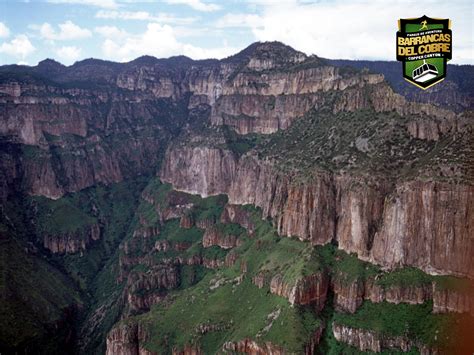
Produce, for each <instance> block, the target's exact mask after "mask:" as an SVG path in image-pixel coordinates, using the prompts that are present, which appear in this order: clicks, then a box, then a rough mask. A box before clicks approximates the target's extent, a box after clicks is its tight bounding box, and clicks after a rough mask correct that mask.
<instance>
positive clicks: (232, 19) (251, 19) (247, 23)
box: [216, 13, 263, 28]
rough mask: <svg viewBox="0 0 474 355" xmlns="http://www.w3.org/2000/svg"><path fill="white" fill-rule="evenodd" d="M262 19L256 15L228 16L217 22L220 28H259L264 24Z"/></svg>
mask: <svg viewBox="0 0 474 355" xmlns="http://www.w3.org/2000/svg"><path fill="white" fill-rule="evenodd" d="M262 20H263V19H262V17H260V16H259V15H255V14H232V13H231V14H226V15H224V16H223V17H221V18H220V19H219V20H217V22H216V27H218V28H231V27H252V28H257V27H259V26H260V24H261V23H262Z"/></svg>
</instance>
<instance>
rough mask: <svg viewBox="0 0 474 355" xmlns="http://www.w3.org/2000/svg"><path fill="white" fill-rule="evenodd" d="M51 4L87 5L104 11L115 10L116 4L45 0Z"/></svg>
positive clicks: (111, 0) (111, 1)
mask: <svg viewBox="0 0 474 355" xmlns="http://www.w3.org/2000/svg"><path fill="white" fill-rule="evenodd" d="M47 2H49V3H53V4H70V5H87V6H95V7H101V8H104V9H115V8H117V7H118V4H117V2H116V1H115V0H47Z"/></svg>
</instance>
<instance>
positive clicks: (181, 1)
mask: <svg viewBox="0 0 474 355" xmlns="http://www.w3.org/2000/svg"><path fill="white" fill-rule="evenodd" d="M165 1H166V2H167V3H168V4H173V5H187V6H189V7H191V8H193V9H194V10H197V11H204V12H211V11H217V10H219V9H220V8H221V7H220V6H219V5H216V4H212V3H205V2H203V1H201V0H165Z"/></svg>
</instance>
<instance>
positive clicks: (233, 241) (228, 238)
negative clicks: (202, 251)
mask: <svg viewBox="0 0 474 355" xmlns="http://www.w3.org/2000/svg"><path fill="white" fill-rule="evenodd" d="M213 245H217V246H218V247H220V248H222V249H232V248H234V247H236V246H238V245H240V239H239V236H237V235H233V234H228V233H225V232H223V231H222V230H221V229H220V228H217V227H216V226H211V227H209V228H207V229H206V231H205V232H204V236H203V238H202V246H203V247H204V248H209V247H211V246H213Z"/></svg>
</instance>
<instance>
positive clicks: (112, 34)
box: [94, 26, 130, 40]
mask: <svg viewBox="0 0 474 355" xmlns="http://www.w3.org/2000/svg"><path fill="white" fill-rule="evenodd" d="M94 31H95V32H96V33H98V34H100V35H101V36H102V37H105V38H113V39H115V40H121V39H123V38H126V37H128V36H130V34H129V33H128V32H127V31H124V30H121V29H120V28H117V27H115V26H99V27H96V28H94Z"/></svg>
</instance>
